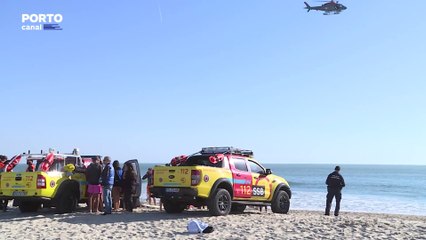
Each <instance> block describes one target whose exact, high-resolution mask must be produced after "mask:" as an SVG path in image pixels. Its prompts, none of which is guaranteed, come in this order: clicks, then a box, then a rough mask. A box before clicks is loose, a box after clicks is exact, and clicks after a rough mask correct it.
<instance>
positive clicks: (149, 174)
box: [142, 168, 157, 205]
mask: <svg viewBox="0 0 426 240" xmlns="http://www.w3.org/2000/svg"><path fill="white" fill-rule="evenodd" d="M152 172H153V170H152V168H148V171H146V173H145V175H143V177H142V180H145V179H147V181H148V182H147V184H146V196H147V198H148V199H147V200H148V204H149V205H151V199H152V201H153V202H154V205H157V201H156V199H155V198H154V197H152V196H151V187H152V185H154V179H153V174H152Z"/></svg>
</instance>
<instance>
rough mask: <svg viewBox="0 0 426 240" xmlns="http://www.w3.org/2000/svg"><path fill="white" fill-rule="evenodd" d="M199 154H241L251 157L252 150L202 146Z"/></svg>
mask: <svg viewBox="0 0 426 240" xmlns="http://www.w3.org/2000/svg"><path fill="white" fill-rule="evenodd" d="M200 153H201V154H218V153H221V154H226V153H228V154H236V155H242V156H245V157H252V156H253V151H252V150H245V149H239V148H234V147H204V148H202V149H201V152H200Z"/></svg>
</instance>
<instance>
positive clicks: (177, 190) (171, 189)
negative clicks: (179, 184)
mask: <svg viewBox="0 0 426 240" xmlns="http://www.w3.org/2000/svg"><path fill="white" fill-rule="evenodd" d="M166 192H168V193H177V192H179V188H166Z"/></svg>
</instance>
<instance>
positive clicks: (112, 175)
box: [86, 156, 137, 215]
mask: <svg viewBox="0 0 426 240" xmlns="http://www.w3.org/2000/svg"><path fill="white" fill-rule="evenodd" d="M86 180H87V182H88V190H87V192H88V194H89V198H88V205H89V212H91V213H98V212H101V211H102V206H103V214H102V215H107V214H111V213H112V211H113V210H114V211H119V209H120V199H121V195H122V194H123V200H124V209H126V210H127V211H129V212H133V207H134V204H133V199H132V194H133V193H135V192H136V187H137V174H136V171H135V169H134V167H133V165H132V164H131V163H126V164H125V165H124V166H123V169H122V168H121V167H120V163H119V162H118V161H117V160H116V161H114V162H113V163H112V164H111V158H110V157H108V156H107V157H104V159H103V161H102V162H101V159H99V158H98V157H94V158H93V159H92V163H91V164H90V165H89V166H88V167H87V170H86ZM102 203H103V204H102Z"/></svg>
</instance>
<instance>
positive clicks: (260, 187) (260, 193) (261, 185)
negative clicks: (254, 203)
mask: <svg viewBox="0 0 426 240" xmlns="http://www.w3.org/2000/svg"><path fill="white" fill-rule="evenodd" d="M248 164H249V167H250V172H251V174H252V176H253V179H252V186H251V189H252V196H253V198H254V199H257V200H267V199H268V198H269V196H270V195H271V189H272V187H271V182H270V181H269V179H268V176H266V171H265V169H264V168H263V167H262V166H261V165H259V164H258V163H256V162H255V161H252V160H250V159H249V160H248Z"/></svg>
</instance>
